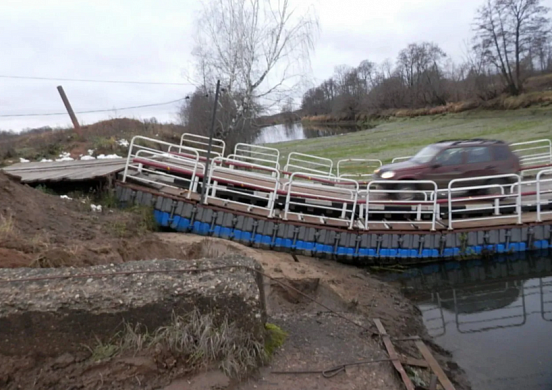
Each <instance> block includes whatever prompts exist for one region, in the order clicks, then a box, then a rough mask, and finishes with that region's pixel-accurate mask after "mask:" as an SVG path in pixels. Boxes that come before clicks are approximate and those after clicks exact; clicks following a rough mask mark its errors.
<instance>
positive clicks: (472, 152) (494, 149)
mask: <svg viewBox="0 0 552 390" xmlns="http://www.w3.org/2000/svg"><path fill="white" fill-rule="evenodd" d="M520 169H521V168H520V162H519V158H518V156H517V155H516V154H514V152H512V150H511V149H510V147H509V146H508V144H507V143H505V142H503V141H496V140H488V139H470V140H452V141H441V142H437V143H435V144H432V145H429V146H426V147H425V148H423V149H422V150H421V151H420V152H418V154H416V155H415V156H414V157H412V158H410V160H408V161H403V162H399V163H395V164H389V165H384V166H382V167H381V168H380V169H378V170H376V171H375V172H374V180H390V181H391V180H401V181H404V183H400V184H395V183H389V184H383V185H380V186H379V187H381V188H384V189H389V190H408V191H411V190H428V189H430V188H418V187H419V186H418V187H417V186H416V185H415V184H414V183H409V180H431V181H434V182H435V183H437V186H438V188H447V187H448V185H449V183H450V182H451V181H452V180H454V179H460V178H469V177H481V176H494V175H503V174H510V173H514V174H518V173H519V172H520ZM508 182H512V181H511V180H507V179H504V178H503V179H495V180H494V181H492V180H485V181H484V180H474V181H470V182H469V183H462V185H461V186H462V187H466V186H476V185H483V184H489V183H492V184H507V183H508ZM391 195H392V196H393V197H394V198H396V199H401V200H406V199H413V198H415V194H414V193H393V194H391Z"/></svg>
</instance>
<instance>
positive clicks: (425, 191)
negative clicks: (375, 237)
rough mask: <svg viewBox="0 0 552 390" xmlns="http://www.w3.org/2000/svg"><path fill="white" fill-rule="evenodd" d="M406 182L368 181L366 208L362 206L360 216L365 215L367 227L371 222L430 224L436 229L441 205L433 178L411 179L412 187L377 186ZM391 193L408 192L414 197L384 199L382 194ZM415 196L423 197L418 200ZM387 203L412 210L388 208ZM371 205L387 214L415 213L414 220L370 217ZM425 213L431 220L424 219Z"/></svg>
mask: <svg viewBox="0 0 552 390" xmlns="http://www.w3.org/2000/svg"><path fill="white" fill-rule="evenodd" d="M382 184H384V185H393V184H404V181H401V180H374V181H371V182H370V183H368V187H367V189H366V209H365V210H364V209H363V208H361V212H360V217H361V218H362V216H363V215H365V217H364V225H365V228H366V229H368V228H369V224H370V223H375V224H383V225H387V226H389V224H409V225H412V224H413V223H414V224H429V225H431V230H432V231H434V230H435V224H436V219H437V216H438V215H439V205H438V203H437V190H438V188H437V184H436V183H435V182H434V181H431V180H409V181H408V184H412V189H383V188H380V189H377V188H374V187H376V186H381V185H382ZM389 194H406V195H410V196H412V197H414V199H410V200H395V199H385V198H384V199H382V196H381V195H384V196H389ZM415 198H422V199H421V200H416V199H415ZM385 205H393V206H410V210H405V209H404V208H401V209H400V210H386V209H385ZM371 206H376V207H380V210H381V209H383V210H382V211H384V213H385V214H390V215H393V214H398V215H408V214H411V215H414V216H415V218H414V220H409V219H408V218H407V220H406V221H401V220H398V221H395V220H394V221H392V222H388V221H385V220H372V219H370V208H371ZM423 215H431V219H430V221H425V220H423Z"/></svg>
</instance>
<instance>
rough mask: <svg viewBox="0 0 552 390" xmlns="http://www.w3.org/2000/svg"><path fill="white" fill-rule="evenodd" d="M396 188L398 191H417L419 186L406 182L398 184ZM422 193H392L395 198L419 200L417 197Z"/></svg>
mask: <svg viewBox="0 0 552 390" xmlns="http://www.w3.org/2000/svg"><path fill="white" fill-rule="evenodd" d="M394 189H395V190H397V191H417V190H418V187H417V186H416V184H414V183H409V182H404V183H401V184H397V185H396V186H395V188H394ZM420 195H421V194H417V193H415V192H394V193H392V197H393V199H395V200H401V201H409V200H417V199H420Z"/></svg>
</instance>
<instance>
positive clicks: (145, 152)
mask: <svg viewBox="0 0 552 390" xmlns="http://www.w3.org/2000/svg"><path fill="white" fill-rule="evenodd" d="M139 141H144V143H145V144H147V145H151V144H153V145H158V147H159V148H160V149H155V148H152V147H150V146H147V145H141V144H140V143H139ZM174 146H175V145H174V144H171V143H169V142H165V141H161V140H158V139H154V138H148V137H143V136H135V137H133V138H132V140H131V142H130V145H129V149H128V155H127V160H126V163H125V170H124V173H123V179H122V181H123V183H124V182H126V181H127V178H128V177H129V170H130V169H133V170H135V171H136V173H138V174H141V173H144V172H145V173H147V174H148V175H153V176H157V177H162V178H167V179H168V180H169V181H167V180H161V183H159V181H156V180H154V179H152V178H149V177H144V176H138V175H136V176H132V179H133V180H136V181H141V182H144V183H148V184H155V183H157V184H163V185H166V186H169V187H173V188H182V187H181V186H175V185H172V184H170V183H171V182H172V183H174V181H175V180H178V181H179V182H188V183H189V190H190V191H189V193H188V196H187V197H188V198H189V197H190V196H191V193H192V192H193V191H195V189H196V187H197V175H198V173H201V174H203V173H204V171H205V166H204V165H203V164H202V163H200V161H199V153H198V152H197V150H195V149H193V148H187V147H184V148H183V151H185V152H186V154H188V155H190V156H192V157H190V158H189V157H183V156H178V155H174V154H172V153H168V152H166V151H165V150H164V149H167V150H170V148H171V147H174ZM171 170H173V171H174V172H179V171H186V173H188V174H189V177H187V176H182V175H177V174H175V173H171Z"/></svg>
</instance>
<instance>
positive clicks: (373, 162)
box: [337, 158, 383, 179]
mask: <svg viewBox="0 0 552 390" xmlns="http://www.w3.org/2000/svg"><path fill="white" fill-rule="evenodd" d="M348 164H351V165H353V167H355V168H359V167H360V166H362V169H367V170H368V171H370V173H344V172H343V169H344V168H343V166H344V165H348ZM382 165H383V163H382V162H381V160H377V159H368V158H348V159H345V160H339V161H338V162H337V177H349V178H368V179H369V178H371V177H372V176H373V175H374V173H373V171H374V169H377V168H379V167H381V166H382ZM349 169H350V168H349Z"/></svg>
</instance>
